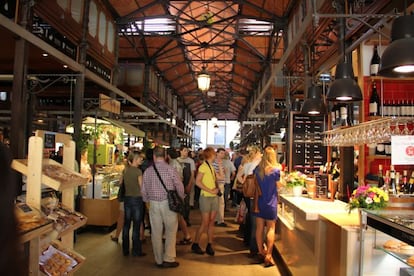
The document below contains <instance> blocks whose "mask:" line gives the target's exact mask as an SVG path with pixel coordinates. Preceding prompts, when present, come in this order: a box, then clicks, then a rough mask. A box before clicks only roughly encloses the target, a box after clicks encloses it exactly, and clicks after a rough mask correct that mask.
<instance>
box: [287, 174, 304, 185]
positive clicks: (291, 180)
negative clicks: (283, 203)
mask: <svg viewBox="0 0 414 276" xmlns="http://www.w3.org/2000/svg"><path fill="white" fill-rule="evenodd" d="M305 180H306V174H304V173H301V172H299V171H292V172H290V173H288V174H287V175H286V177H285V181H286V186H287V187H290V188H291V187H296V186H301V187H304V186H305Z"/></svg>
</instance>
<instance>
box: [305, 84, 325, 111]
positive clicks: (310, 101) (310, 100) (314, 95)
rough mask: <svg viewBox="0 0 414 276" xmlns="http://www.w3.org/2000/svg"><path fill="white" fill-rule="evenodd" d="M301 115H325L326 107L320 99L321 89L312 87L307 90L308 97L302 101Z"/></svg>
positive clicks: (321, 98)
mask: <svg viewBox="0 0 414 276" xmlns="http://www.w3.org/2000/svg"><path fill="white" fill-rule="evenodd" d="M301 113H302V114H305V115H310V116H317V115H325V114H326V106H325V103H324V100H323V97H322V88H321V87H320V86H314V85H312V86H311V87H309V89H308V97H307V99H306V100H305V101H304V103H303V105H302V109H301Z"/></svg>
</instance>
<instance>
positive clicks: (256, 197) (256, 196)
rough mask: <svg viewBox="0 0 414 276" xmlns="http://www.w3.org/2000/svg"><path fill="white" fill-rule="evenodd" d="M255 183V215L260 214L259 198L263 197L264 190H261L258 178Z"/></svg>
mask: <svg viewBox="0 0 414 276" xmlns="http://www.w3.org/2000/svg"><path fill="white" fill-rule="evenodd" d="M254 179H255V180H254V182H255V185H254V186H255V189H254V196H253V198H254V204H253V213H259V212H260V208H259V197H260V196H261V195H262V189H260V185H259V182H258V181H257V178H256V177H255V178H254Z"/></svg>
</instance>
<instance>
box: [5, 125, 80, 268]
mask: <svg viewBox="0 0 414 276" xmlns="http://www.w3.org/2000/svg"><path fill="white" fill-rule="evenodd" d="M45 135H46V132H44V131H36V134H35V136H32V137H30V138H29V146H28V158H27V159H15V160H13V162H12V164H11V167H12V168H13V169H14V170H16V171H18V172H20V173H22V174H23V175H26V176H27V182H26V184H27V192H26V202H25V203H26V204H28V206H30V207H33V208H34V209H37V210H41V200H42V199H41V197H42V196H41V185H42V184H45V185H46V186H48V187H50V188H53V189H54V190H57V191H61V193H62V199H61V203H62V205H64V206H66V208H68V209H69V210H72V209H73V208H74V198H75V195H74V191H75V189H74V188H75V187H77V186H79V185H83V184H86V183H87V178H86V177H83V176H82V175H81V174H79V173H77V172H75V171H74V165H75V148H76V145H75V142H74V141H72V139H71V136H70V135H66V134H61V133H52V132H47V135H48V139H49V140H53V142H55V143H63V144H64V147H63V164H60V163H57V162H55V161H53V160H50V159H43V149H44V146H45V142H44V141H45V139H46V138H47V137H45ZM51 137H52V138H53V139H50V138H51ZM85 223H86V218H85V219H84V220H83V221H82V220H80V221H76V222H74V223H73V224H72V225H70V226H69V227H68V228H67V229H64V231H62V232H61V233H58V235H57V236H59V238H60V241H61V247H62V248H64V249H65V250H68V251H71V249H72V248H73V237H74V235H73V231H74V230H75V229H77V228H78V227H81V226H82V225H84V224H85ZM52 233H53V226H52V224H50V226H49V225H48V226H47V227H41V228H39V230H36V231H30V232H28V233H26V234H23V235H22V237H21V238H22V239H21V240H22V242H25V243H27V244H28V249H29V250H28V254H29V255H28V259H29V261H28V266H29V269H28V270H29V274H30V275H41V274H42V273H43V272H42V271H41V270H40V269H39V261H40V253H41V243H42V242H44V241H45V240H47V238H51V237H52V236H53V235H52ZM47 234H50V235H47ZM74 254H75V253H74ZM59 275H63V274H59Z"/></svg>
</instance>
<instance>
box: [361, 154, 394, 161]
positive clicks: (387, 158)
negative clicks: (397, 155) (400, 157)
mask: <svg viewBox="0 0 414 276" xmlns="http://www.w3.org/2000/svg"><path fill="white" fill-rule="evenodd" d="M366 158H367V160H370V161H371V160H376V159H383V160H391V156H389V155H367V157H366Z"/></svg>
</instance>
